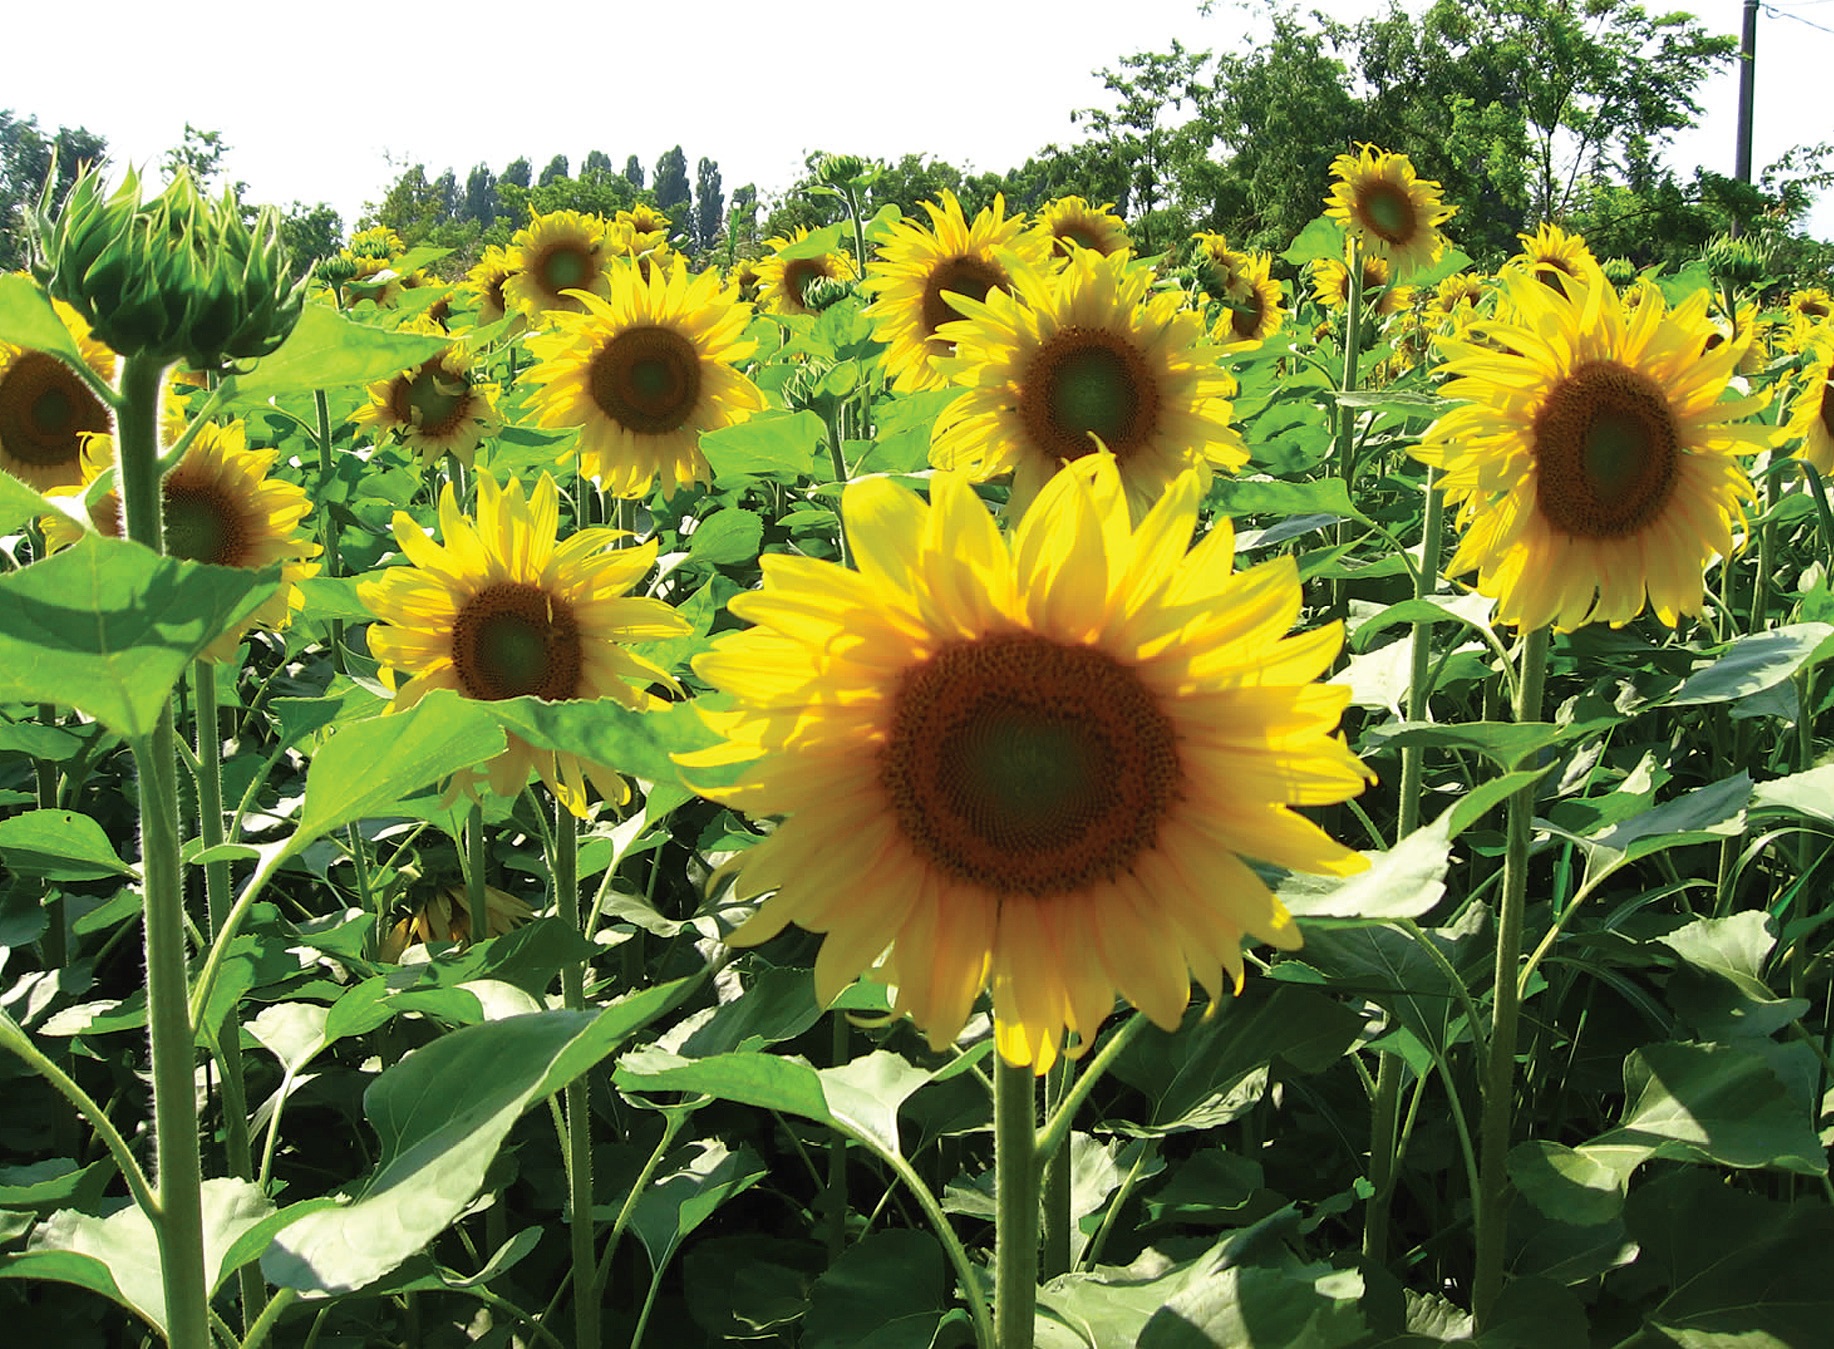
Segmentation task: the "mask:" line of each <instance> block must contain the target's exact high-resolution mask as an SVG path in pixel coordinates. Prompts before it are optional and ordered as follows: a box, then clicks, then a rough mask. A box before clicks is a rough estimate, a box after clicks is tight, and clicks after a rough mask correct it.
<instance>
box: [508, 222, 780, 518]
mask: <svg viewBox="0 0 1834 1349" xmlns="http://www.w3.org/2000/svg"><path fill="white" fill-rule="evenodd" d="M609 276H610V280H611V293H610V295H609V296H608V297H607V298H605V299H600V298H599V297H598V296H596V295H589V296H586V297H585V304H586V312H585V313H583V314H562V315H558V316H557V317H556V323H557V326H558V331H557V332H554V333H552V334H549V335H547V336H545V337H536V338H531V339H530V341H529V349H530V350H531V351H532V352H533V353H534V354H535V357H536V359H537V360H538V362H539V364H537V365H536V366H534V368H532V369H531V370H530V371H529V372H528V376H527V378H528V379H529V381H530V382H531V383H533V384H535V385H538V386H540V387H538V388H537V389H536V390H535V393H534V395H533V398H532V399H531V405H532V406H533V407H534V408H535V409H537V411H538V413H539V424H540V425H542V426H577V427H580V428H581V431H580V444H579V454H580V469H581V471H582V472H583V473H585V474H586V475H587V476H588V477H590V478H592V479H593V480H594V481H595V482H597V483H599V484H600V486H601V487H603V488H604V489H605V490H606V491H609V492H610V493H612V494H613V495H614V496H619V497H642V496H646V495H648V493H649V490H650V488H651V487H652V486H653V485H654V483H655V482H656V479H657V477H658V475H660V476H661V477H662V478H663V479H664V480H665V481H666V482H667V483H668V485H669V487H670V488H671V489H673V488H676V487H683V486H686V485H687V484H689V483H693V482H707V481H709V480H711V478H712V476H713V475H712V470H711V469H710V468H709V467H708V465H707V460H706V458H705V456H703V455H702V454H701V452H700V437H701V433H702V432H703V431H712V430H716V429H718V428H719V427H722V426H729V425H731V424H732V423H734V422H739V421H743V420H745V419H746V418H747V417H749V416H750V415H751V414H752V413H753V412H756V411H757V410H758V409H759V408H761V407H763V406H764V399H763V396H762V395H761V394H760V393H759V392H758V387H757V385H755V384H753V383H752V382H751V381H750V380H749V379H747V378H745V376H744V375H741V374H740V373H739V372H738V371H736V370H734V369H733V368H732V366H731V364H730V362H733V361H740V360H743V359H744V358H745V357H747V356H749V355H751V353H752V350H753V348H754V347H755V345H756V344H755V343H753V342H748V341H745V340H743V334H744V332H745V326H746V324H747V323H748V322H749V321H750V319H751V306H750V305H748V304H743V303H741V302H740V301H738V300H737V299H736V298H734V296H733V294H732V292H730V291H728V290H725V289H723V288H722V286H721V284H720V277H719V273H718V272H716V271H709V272H702V273H701V274H700V275H698V276H694V277H690V276H689V275H688V268H687V264H686V263H685V262H683V261H682V260H681V259H680V258H679V257H677V258H675V260H674V262H673V263H672V265H670V266H667V267H657V268H655V269H653V270H652V271H651V273H650V275H649V276H648V277H647V278H645V277H644V276H643V275H642V274H641V273H640V272H639V271H638V270H637V269H636V268H635V267H630V266H618V267H614V268H613V269H612V270H611V272H610V273H609Z"/></svg>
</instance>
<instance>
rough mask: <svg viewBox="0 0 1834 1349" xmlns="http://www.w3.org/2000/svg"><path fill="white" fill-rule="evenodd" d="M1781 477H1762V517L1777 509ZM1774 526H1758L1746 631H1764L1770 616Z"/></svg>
mask: <svg viewBox="0 0 1834 1349" xmlns="http://www.w3.org/2000/svg"><path fill="white" fill-rule="evenodd" d="M1781 487H1782V476H1781V475H1780V474H1776V473H1766V474H1765V475H1764V510H1763V513H1764V515H1766V516H1768V515H1769V514H1770V513H1771V512H1772V511H1773V510H1775V509H1776V507H1777V497H1778V496H1779V495H1780V494H1781ZM1775 533H1776V526H1774V525H1773V524H1772V523H1771V522H1770V521H1769V520H1765V521H1764V523H1763V524H1761V525H1759V526H1758V574H1757V576H1756V577H1755V578H1753V581H1752V588H1751V626H1750V628H1748V629H1747V631H1749V632H1752V633H1759V632H1762V631H1764V620H1765V619H1767V618H1768V617H1769V616H1770V570H1771V558H1772V556H1773V550H1774V549H1775V547H1776V538H1775ZM1726 621H1727V622H1728V623H1730V622H1732V621H1733V620H1732V615H1731V614H1730V613H1728V614H1727V615H1726Z"/></svg>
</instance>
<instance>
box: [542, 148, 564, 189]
mask: <svg viewBox="0 0 1834 1349" xmlns="http://www.w3.org/2000/svg"><path fill="white" fill-rule="evenodd" d="M565 177H567V157H566V156H565V155H555V156H554V158H552V159H550V160H549V161H548V166H547V167H546V168H545V169H543V170H542V171H541V177H539V178H537V179H536V180H535V181H536V183H537V184H539V185H540V186H542V187H546V186H547V185H548V184H549V183H551V182H553V181H554V180H555V179H556V178H565Z"/></svg>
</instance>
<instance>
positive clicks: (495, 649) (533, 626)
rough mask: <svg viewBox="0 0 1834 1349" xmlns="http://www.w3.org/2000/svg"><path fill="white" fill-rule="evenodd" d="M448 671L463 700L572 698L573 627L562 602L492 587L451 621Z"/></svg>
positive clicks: (575, 673) (511, 586)
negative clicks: (450, 651)
mask: <svg viewBox="0 0 1834 1349" xmlns="http://www.w3.org/2000/svg"><path fill="white" fill-rule="evenodd" d="M452 666H453V670H454V672H455V673H456V674H457V676H458V681H459V687H460V688H461V689H462V690H463V691H464V693H465V696H466V697H468V698H479V699H484V700H487V701H495V700H496V699H498V698H520V697H524V696H533V697H536V698H546V699H547V700H549V701H550V702H558V701H560V700H562V699H566V698H575V697H578V696H579V685H580V667H581V659H580V632H579V623H578V621H577V620H576V619H575V618H574V616H573V610H572V608H571V606H569V605H568V604H567V602H566V601H565V600H563V599H561V598H560V597H559V596H556V595H550V594H549V593H548V592H547V591H545V590H543V589H542V588H541V587H540V586H536V585H527V584H524V583H522V582H517V581H498V582H495V583H493V584H491V585H488V586H486V587H485V588H484V589H482V590H480V591H478V593H477V594H475V595H473V596H472V597H471V598H470V599H468V600H466V601H465V603H464V605H463V606H462V607H461V608H460V609H459V612H458V616H457V617H456V618H455V619H454V620H453V623H452Z"/></svg>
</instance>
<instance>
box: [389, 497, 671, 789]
mask: <svg viewBox="0 0 1834 1349" xmlns="http://www.w3.org/2000/svg"><path fill="white" fill-rule="evenodd" d="M477 483H478V494H477V518H476V519H475V520H473V519H472V518H471V517H469V516H466V515H464V514H462V513H461V512H460V511H459V508H458V502H457V499H456V498H455V497H454V496H453V492H452V485H451V484H450V483H448V484H446V486H445V488H444V489H443V490H442V491H441V493H440V499H439V525H440V535H441V537H442V538H443V539H444V540H445V543H444V545H443V546H442V545H441V544H438V543H435V542H433V540H431V539H429V538H428V537H427V536H426V534H424V533H423V532H422V531H421V528H420V526H419V525H418V524H416V523H415V522H414V518H413V517H412V516H410V515H409V514H407V512H405V511H397V512H396V513H395V521H394V527H395V541H396V542H397V543H398V544H400V546H401V551H402V553H403V554H404V555H405V556H406V558H407V560H408V563H409V564H410V565H407V566H395V567H390V568H388V569H386V570H385V571H383V572H382V574H381V576H380V577H379V578H378V579H375V580H371V581H364V582H361V583H360V584H359V585H358V586H357V598H358V599H359V600H361V601H362V602H363V604H364V605H365V606H367V607H368V609H369V611H370V612H371V613H373V614H374V615H375V616H376V617H377V619H378V620H380V621H379V622H377V623H376V624H373V625H372V626H371V627H370V629H369V649H370V653H371V654H372V655H373V656H375V658H376V660H377V661H379V662H380V663H381V666H382V669H381V678H382V681H383V682H384V684H386V685H387V686H388V687H389V688H391V689H393V690H394V693H395V697H394V701H393V702H391V703H390V704H389V710H390V711H402V710H405V709H406V708H409V707H412V706H413V705H414V704H415V703H417V702H419V701H420V699H421V698H423V697H425V696H426V694H427V693H429V692H430V691H431V690H433V689H455V690H457V691H458V692H459V693H461V694H463V695H464V696H465V697H467V698H476V699H480V700H485V701H495V700H497V699H501V698H517V697H524V696H532V697H536V698H542V699H546V700H548V701H550V702H561V701H565V700H568V699H575V698H577V699H594V698H610V699H612V700H613V701H615V702H617V703H619V704H620V705H622V706H624V707H629V708H638V709H642V708H648V707H651V706H654V705H656V703H657V699H656V698H655V697H654V696H652V695H651V694H650V693H648V692H646V691H645V689H644V687H643V686H645V685H648V684H651V683H661V684H665V685H667V684H671V683H672V682H673V681H671V680H670V678H669V676H668V674H667V673H666V672H664V671H663V670H661V669H660V668H658V667H657V666H655V665H653V664H651V663H650V662H649V661H647V660H645V659H643V658H642V657H641V656H638V655H636V654H634V653H633V652H630V651H628V650H626V649H625V647H624V645H623V644H624V643H626V642H638V641H650V640H654V639H657V638H664V637H679V636H680V635H681V634H683V633H685V632H686V631H688V624H687V621H686V620H685V619H683V618H682V617H681V616H680V615H678V614H677V613H676V612H675V611H674V610H673V609H671V608H669V606H668V605H666V604H664V603H662V602H661V601H660V600H653V599H647V598H643V597H640V596H632V595H630V594H628V593H627V592H628V591H629V590H630V589H631V587H632V586H634V585H636V584H637V583H638V582H639V581H641V580H642V579H643V577H644V575H645V573H647V572H648V571H649V569H650V567H651V565H652V564H653V563H654V562H655V560H656V544H655V542H654V540H652V541H651V542H649V543H646V544H643V545H642V546H640V547H635V548H617V547H615V546H614V545H615V543H616V541H617V539H618V532H617V531H616V530H612V529H583V530H580V531H579V532H578V533H576V534H573V535H570V536H569V537H568V538H566V539H565V540H563V541H560V542H556V540H555V530H556V528H557V527H558V525H559V522H560V507H559V500H560V498H559V493H558V492H557V491H556V490H555V487H554V480H553V479H552V478H550V477H549V476H548V475H547V474H545V473H544V474H542V475H541V480H540V481H539V482H537V483H536V484H535V490H534V491H533V492H531V493H529V494H528V495H527V496H524V494H523V491H522V485H521V484H520V483H519V482H518V481H517V480H516V479H514V478H511V479H510V481H509V486H507V487H503V488H499V487H498V486H497V484H496V482H495V480H494V479H492V478H491V477H490V475H489V474H479V475H478V478H477ZM403 675H405V676H407V677H408V678H407V682H406V683H403V684H400V685H399V687H397V681H398V680H399V679H400V678H401V677H402V676H403ZM531 772H534V773H537V774H539V775H540V777H541V780H542V781H543V782H545V783H547V785H548V787H549V789H550V790H552V791H553V793H554V795H555V797H556V798H557V799H558V800H559V801H560V802H561V803H562V804H563V805H565V806H566V807H567V809H569V810H571V811H572V812H573V813H574V814H575V815H580V816H584V815H585V814H586V811H587V794H586V779H587V778H588V777H589V778H590V779H591V781H592V783H593V785H594V786H596V787H597V788H598V789H599V792H600V794H601V795H602V796H604V797H605V798H606V799H607V800H609V801H623V800H625V799H626V798H627V797H628V796H629V794H630V789H629V786H628V784H627V783H625V781H624V779H623V778H621V777H619V776H618V774H617V773H616V772H615V771H613V770H612V768H611V767H610V766H608V765H602V764H594V763H588V762H586V761H584V760H582V759H580V758H579V757H578V756H576V755H574V754H570V753H566V752H564V751H561V752H556V751H550V750H537V749H535V748H533V747H532V746H530V745H529V744H528V743H527V742H525V741H523V740H520V739H518V738H516V737H514V736H511V737H510V743H509V748H508V749H506V750H505V751H504V752H503V753H502V754H500V755H498V756H497V757H496V758H495V759H492V760H491V761H490V762H488V763H485V764H481V765H479V766H477V767H476V768H475V769H472V770H470V771H469V772H468V773H464V774H461V775H460V776H459V778H458V780H457V781H456V782H455V784H454V786H455V788H457V789H459V790H463V791H466V792H471V793H475V792H476V790H477V788H478V785H479V783H480V782H485V781H487V782H488V783H489V785H490V790H491V791H492V792H494V793H495V794H497V795H498V796H514V795H515V794H516V793H517V792H519V791H521V790H522V788H523V786H524V784H526V783H527V782H528V780H529V774H530V773H531Z"/></svg>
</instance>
